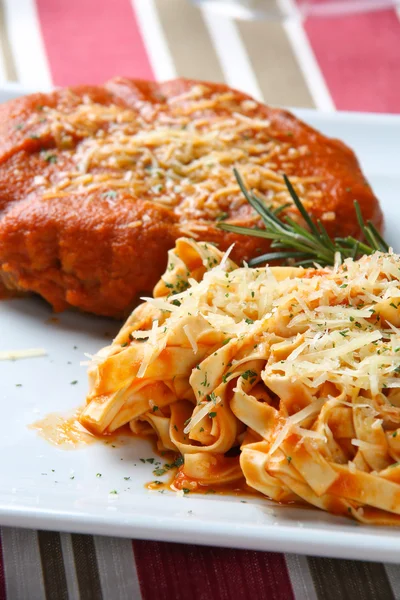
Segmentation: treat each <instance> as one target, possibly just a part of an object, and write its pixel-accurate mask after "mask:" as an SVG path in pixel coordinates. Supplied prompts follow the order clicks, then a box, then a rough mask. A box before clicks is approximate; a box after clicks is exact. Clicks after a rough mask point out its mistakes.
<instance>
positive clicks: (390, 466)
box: [80, 238, 400, 525]
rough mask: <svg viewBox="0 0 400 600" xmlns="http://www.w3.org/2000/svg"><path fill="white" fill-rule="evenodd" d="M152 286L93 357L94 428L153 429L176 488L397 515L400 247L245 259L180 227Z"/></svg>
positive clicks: (392, 519) (399, 518) (379, 517)
mask: <svg viewBox="0 0 400 600" xmlns="http://www.w3.org/2000/svg"><path fill="white" fill-rule="evenodd" d="M145 300H146V301H145V303H144V304H142V305H140V306H139V307H138V308H137V309H135V310H134V311H133V313H132V315H131V316H130V317H129V318H128V320H127V322H126V323H125V324H124V326H123V327H122V329H121V331H120V333H119V334H118V336H117V337H116V339H115V340H114V342H113V344H112V345H111V346H109V347H107V348H104V349H103V350H101V351H100V352H99V353H98V354H97V355H95V356H94V357H93V359H92V362H91V364H90V366H89V383H90V391H89V395H88V398H87V404H86V407H85V409H84V410H83V412H82V414H81V417H80V420H81V423H82V424H83V425H84V426H85V427H86V428H87V429H89V430H90V431H92V432H94V433H102V434H103V433H110V432H114V431H116V430H117V429H118V428H120V427H121V426H123V425H126V424H129V426H130V428H131V430H132V431H133V432H134V433H146V434H150V433H151V434H155V435H156V436H157V443H158V447H159V449H160V450H171V451H175V452H179V453H180V454H181V455H182V456H183V464H182V466H181V467H180V472H179V474H178V476H177V477H176V479H175V486H176V487H178V488H179V487H182V486H183V487H184V486H185V485H187V482H190V484H191V489H196V487H197V488H199V487H200V488H207V486H213V487H214V486H216V485H219V484H227V483H232V484H234V483H235V482H240V481H241V480H243V477H244V478H245V480H246V482H247V484H248V485H249V486H250V487H251V488H254V489H255V490H258V491H259V492H261V493H262V494H264V495H265V496H268V497H269V498H271V499H273V500H276V501H279V502H300V503H308V504H311V505H313V506H315V507H318V508H321V509H323V510H326V511H329V512H332V513H335V514H341V515H346V516H351V517H353V518H354V519H357V520H358V521H361V522H365V523H376V524H394V525H398V524H399V523H400V435H398V433H399V432H400V376H399V372H400V329H399V327H400V256H398V255H396V254H393V253H387V254H383V253H379V252H377V253H375V254H373V255H371V256H368V257H367V256H365V257H363V258H362V259H361V260H359V261H353V260H351V259H347V260H346V261H345V262H344V264H342V265H337V266H336V267H334V268H326V269H303V268H295V267H266V268H258V269H250V268H248V267H246V266H245V267H241V268H239V267H238V266H237V265H236V264H234V263H233V262H232V261H231V260H230V259H229V257H228V255H223V254H222V253H221V252H220V251H219V250H218V249H217V248H216V247H215V246H213V245H211V244H207V243H202V242H195V241H193V240H191V239H185V238H181V239H179V240H178V241H177V243H176V247H175V248H174V249H173V250H171V251H170V252H169V261H168V267H167V270H166V272H165V274H164V276H163V277H162V279H161V280H160V282H159V283H158V284H157V286H156V288H155V290H154V298H147V299H145ZM185 482H186V483H185Z"/></svg>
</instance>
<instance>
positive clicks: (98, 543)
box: [93, 536, 142, 600]
mask: <svg viewBox="0 0 400 600" xmlns="http://www.w3.org/2000/svg"><path fill="white" fill-rule="evenodd" d="M93 539H94V546H95V549H96V557H97V564H98V567H99V577H100V583H101V589H102V592H103V598H112V599H113V600H141V598H142V595H141V593H140V587H139V579H138V576H137V571H136V563H135V557H134V554H133V548H132V541H131V540H125V539H121V538H109V537H100V536H94V538H93Z"/></svg>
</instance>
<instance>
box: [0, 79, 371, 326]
mask: <svg viewBox="0 0 400 600" xmlns="http://www.w3.org/2000/svg"><path fill="white" fill-rule="evenodd" d="M233 167H236V168H237V169H238V170H239V171H240V173H241V175H242V177H243V179H244V181H245V183H246V185H247V186H248V187H249V188H250V189H252V190H254V191H256V192H257V194H258V195H259V197H260V198H262V199H263V200H264V201H265V203H266V204H267V205H272V206H274V207H278V206H280V205H282V204H287V203H288V202H290V197H289V195H288V192H287V190H286V188H285V185H284V182H283V178H282V174H283V173H286V174H287V175H288V176H289V177H290V179H291V181H292V183H293V185H294V187H295V188H296V190H297V192H298V193H299V195H300V197H301V198H302V200H303V201H304V204H305V206H306V208H307V209H308V211H309V212H310V213H311V215H313V216H314V217H315V218H316V219H317V218H318V219H321V220H322V222H323V224H324V225H325V227H326V228H327V230H328V232H329V233H331V234H334V235H341V236H346V235H353V236H357V235H359V226H358V224H357V221H356V218H355V214H354V208H353V199H354V198H356V199H357V200H358V202H359V204H360V206H361V210H362V213H363V215H364V218H365V219H366V220H368V219H369V220H371V221H372V222H373V223H374V224H375V225H376V226H377V227H378V228H381V226H382V213H381V211H380V208H379V204H378V201H377V199H376V197H375V196H374V194H373V192H372V191H371V188H370V186H369V185H368V184H367V182H366V181H365V178H364V176H363V174H362V172H361V170H360V167H359V165H358V162H357V159H356V157H355V155H354V153H353V152H352V151H351V150H350V149H349V148H347V147H346V146H345V145H344V144H343V143H342V142H340V141H337V140H333V139H329V138H327V137H325V136H323V135H321V134H320V133H318V132H317V131H315V130H314V129H312V128H311V127H309V126H307V125H306V124H304V123H302V122H301V121H299V120H298V119H297V118H296V117H294V116H293V115H292V114H290V113H289V112H287V111H284V110H280V109H277V108H269V107H267V106H264V105H263V104H260V103H258V102H255V101H254V100H252V99H251V98H250V97H248V96H246V95H245V94H243V93H241V92H238V91H235V90H232V89H230V88H229V87H227V86H225V85H217V84H211V83H201V82H197V81H187V80H183V79H177V80H174V81H170V82H166V83H161V84H158V83H152V82H145V81H133V80H129V79H123V78H117V79H113V80H111V81H109V82H108V83H106V84H105V86H104V87H90V86H81V87H76V88H70V89H61V90H56V91H54V92H52V93H49V94H34V95H31V96H26V97H23V98H18V99H17V100H13V101H11V102H8V103H6V104H3V105H2V106H1V107H0V278H1V280H2V282H3V285H4V286H5V287H6V288H8V289H15V290H18V291H19V292H21V291H23V292H34V293H36V294H40V295H41V296H42V297H43V298H45V299H46V300H47V301H48V302H50V304H51V305H52V306H53V307H54V309H55V310H56V311H62V310H64V309H65V308H67V307H69V306H72V307H77V308H79V309H80V310H83V311H88V312H91V313H95V314H98V315H105V316H111V317H117V318H122V317H124V316H125V315H126V314H128V313H129V311H130V310H131V309H132V307H133V306H134V304H135V302H136V301H137V299H138V297H139V296H140V295H141V294H142V293H146V292H149V291H150V290H151V289H152V287H153V286H154V285H155V283H156V282H157V281H158V279H159V277H160V275H161V274H162V273H163V271H164V269H165V266H166V260H167V250H169V249H170V248H172V247H173V246H174V244H175V240H176V239H177V238H178V237H180V236H182V235H184V236H192V237H194V238H195V239H198V240H206V241H209V242H212V243H215V244H218V247H219V248H220V249H222V250H225V249H227V248H228V247H229V246H230V245H231V244H232V243H234V242H235V247H234V250H233V252H232V258H233V259H234V260H235V261H236V262H240V261H242V260H248V259H249V258H251V257H253V256H257V255H259V254H260V253H263V252H265V251H267V250H268V248H269V242H268V241H267V240H263V239H260V238H253V237H247V236H240V235H237V234H233V233H228V232H225V231H222V230H220V229H218V228H217V227H216V225H217V223H218V222H219V221H220V220H226V221H228V222H231V223H235V224H237V225H243V226H250V227H252V226H255V225H260V223H259V218H258V216H257V215H256V214H255V212H254V211H253V209H252V208H251V207H250V205H249V204H248V203H247V201H246V200H245V198H244V197H243V195H242V193H241V192H240V190H239V188H238V185H237V183H236V181H235V178H234V174H233ZM286 213H289V214H290V215H291V216H294V217H295V218H299V215H298V214H297V213H296V211H295V209H294V208H292V207H290V208H287V209H286Z"/></svg>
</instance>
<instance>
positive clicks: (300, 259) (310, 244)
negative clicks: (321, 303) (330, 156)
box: [217, 169, 389, 267]
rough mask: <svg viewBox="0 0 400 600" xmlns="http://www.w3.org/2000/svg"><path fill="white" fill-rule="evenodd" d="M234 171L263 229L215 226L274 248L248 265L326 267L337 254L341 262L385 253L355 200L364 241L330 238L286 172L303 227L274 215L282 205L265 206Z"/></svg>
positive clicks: (383, 247) (287, 185) (382, 243)
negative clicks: (267, 242) (279, 263)
mask: <svg viewBox="0 0 400 600" xmlns="http://www.w3.org/2000/svg"><path fill="white" fill-rule="evenodd" d="M234 174H235V177H236V181H237V182H238V184H239V187H240V189H241V191H242V193H243V195H244V196H245V198H246V200H247V201H248V202H249V204H251V206H252V207H253V208H254V210H256V212H257V213H258V214H259V215H260V217H261V219H262V221H263V223H264V227H265V229H260V228H258V227H256V228H254V229H252V228H250V227H241V226H238V225H231V224H230V223H223V222H220V223H218V224H217V227H219V228H220V229H224V230H225V231H231V232H233V233H239V234H242V235H250V236H255V237H260V238H264V239H268V240H272V243H271V248H272V249H274V252H268V253H266V254H262V255H261V256H257V257H255V258H253V259H251V260H250V261H249V266H250V267H255V266H256V265H259V264H261V263H265V262H269V261H272V260H280V261H285V262H287V261H290V263H291V264H292V265H294V266H300V265H301V266H303V267H309V266H314V265H315V263H318V264H319V265H321V266H326V265H333V264H335V255H336V254H337V253H338V254H339V255H340V258H341V260H342V261H343V260H344V259H345V258H353V259H357V258H360V257H361V256H363V255H364V254H367V255H370V254H373V253H374V252H377V251H381V252H388V250H389V246H388V244H387V243H386V242H385V240H384V239H383V238H382V237H381V235H380V233H379V231H378V230H377V229H376V227H375V225H374V224H373V223H371V221H367V223H365V222H364V220H363V217H362V214H361V209H360V206H359V204H358V202H357V201H356V200H355V201H354V208H355V212H356V217H357V221H358V223H359V226H360V229H361V232H362V234H363V236H364V241H360V240H357V239H355V238H354V237H352V236H348V237H346V238H340V237H335V238H331V237H330V236H329V235H328V232H327V231H326V229H325V227H324V225H323V224H322V222H321V221H320V220H318V221H317V222H316V223H315V222H314V221H313V220H312V218H311V217H310V215H309V213H308V212H307V210H306V208H305V207H304V205H303V203H302V202H301V200H300V198H299V197H298V195H297V193H296V191H295V190H294V188H293V186H292V184H291V183H290V181H289V179H288V177H287V176H286V175H284V176H283V179H284V181H285V184H286V187H287V189H288V192H289V194H290V196H291V198H292V200H293V203H294V205H295V207H296V208H297V210H298V211H299V213H300V214H301V216H302V217H303V219H304V221H305V224H306V227H303V226H302V225H299V223H296V221H294V220H293V219H292V218H291V217H289V216H287V215H286V216H285V217H283V220H281V219H280V218H278V215H279V213H281V212H282V210H283V208H286V207H279V208H277V209H275V210H273V209H271V208H268V207H267V206H266V205H265V204H264V202H263V201H262V200H261V199H260V198H259V197H258V196H257V195H256V194H255V193H253V192H250V191H249V190H247V189H246V187H245V185H244V183H243V180H242V178H241V176H240V174H239V172H238V171H237V169H234Z"/></svg>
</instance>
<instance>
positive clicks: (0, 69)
mask: <svg viewBox="0 0 400 600" xmlns="http://www.w3.org/2000/svg"><path fill="white" fill-rule="evenodd" d="M0 1H1V0H0ZM6 72H7V71H6V61H5V57H4V55H3V53H2V52H0V83H1V84H3V83H6V82H7V75H6Z"/></svg>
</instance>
